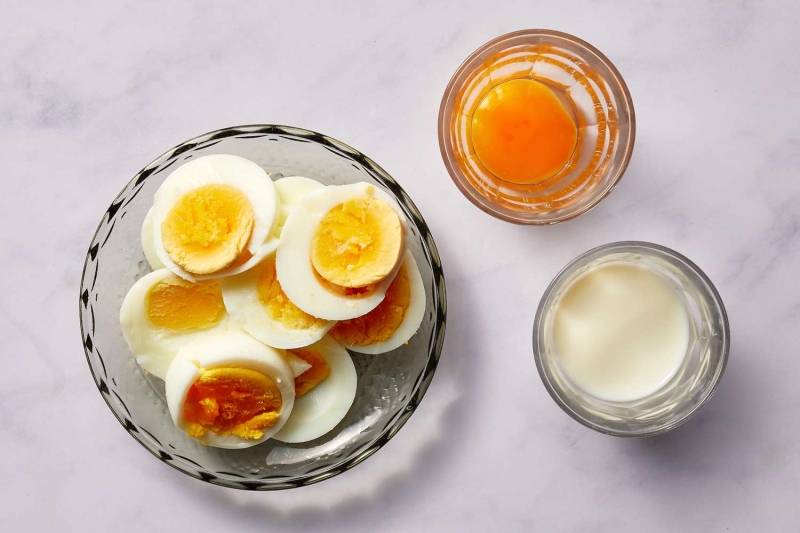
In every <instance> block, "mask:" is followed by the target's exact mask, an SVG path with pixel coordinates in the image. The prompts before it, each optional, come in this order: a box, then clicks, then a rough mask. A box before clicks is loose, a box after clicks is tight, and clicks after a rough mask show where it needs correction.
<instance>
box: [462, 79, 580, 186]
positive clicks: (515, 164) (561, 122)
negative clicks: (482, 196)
mask: <svg viewBox="0 0 800 533" xmlns="http://www.w3.org/2000/svg"><path fill="white" fill-rule="evenodd" d="M577 140H578V129H577V127H576V125H575V121H574V120H573V119H572V117H571V116H570V114H569V113H568V112H567V110H566V109H565V107H564V105H563V104H562V103H561V101H560V100H559V99H558V97H557V96H556V95H555V93H553V91H552V90H551V89H550V88H549V87H547V86H546V85H544V84H542V83H540V82H538V81H534V80H530V79H519V80H511V81H507V82H505V83H501V84H500V85H498V86H496V87H494V88H493V89H492V90H491V91H490V92H489V93H488V94H487V95H486V96H485V97H484V99H483V101H481V103H480V105H479V106H478V109H477V110H476V111H475V113H474V114H473V116H472V145H473V147H474V148H475V153H476V154H477V156H478V158H479V159H480V160H481V162H482V163H483V164H484V166H485V167H486V168H487V169H488V170H489V171H490V172H491V173H492V174H494V175H495V176H497V177H498V178H500V179H502V180H505V181H509V182H512V183H518V184H533V183H539V182H541V181H543V180H545V179H547V178H549V177H551V176H553V175H554V174H556V173H558V171H560V170H561V169H562V168H564V166H565V165H566V164H567V163H568V162H569V160H570V157H571V156H572V153H573V152H574V151H575V145H576V143H577Z"/></svg>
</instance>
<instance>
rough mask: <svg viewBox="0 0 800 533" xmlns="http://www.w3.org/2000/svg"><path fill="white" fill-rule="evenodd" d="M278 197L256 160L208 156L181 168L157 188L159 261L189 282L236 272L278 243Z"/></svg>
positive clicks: (155, 223)
mask: <svg viewBox="0 0 800 533" xmlns="http://www.w3.org/2000/svg"><path fill="white" fill-rule="evenodd" d="M277 210H278V196H277V194H276V193H275V186H274V184H273V183H272V180H271V179H270V177H269V175H268V174H267V173H266V172H265V171H264V169H262V168H261V167H260V166H258V165H257V164H255V163H253V162H252V161H249V160H247V159H244V158H242V157H237V156H233V155H208V156H205V157H201V158H199V159H195V160H193V161H190V162H188V163H186V164H184V165H183V166H181V167H178V169H176V170H175V171H173V172H172V174H170V175H169V176H168V177H167V179H166V180H164V183H163V184H162V185H161V187H159V189H158V191H156V195H155V203H154V206H153V243H154V247H155V251H156V255H157V256H158V258H159V259H160V260H161V262H162V263H163V264H164V265H166V267H167V268H169V269H170V270H171V271H173V272H174V273H175V274H177V275H178V276H180V277H182V278H184V279H186V280H188V281H195V280H197V279H210V278H216V277H222V276H226V275H232V274H236V273H238V272H242V271H244V270H247V269H248V268H250V267H252V266H254V265H255V264H257V262H258V261H259V260H260V259H261V258H263V257H264V256H265V255H266V254H268V253H269V252H270V251H272V250H274V248H275V246H276V245H277V243H276V242H274V241H270V240H269V237H270V233H271V232H272V229H273V225H274V223H275V217H276V212H277Z"/></svg>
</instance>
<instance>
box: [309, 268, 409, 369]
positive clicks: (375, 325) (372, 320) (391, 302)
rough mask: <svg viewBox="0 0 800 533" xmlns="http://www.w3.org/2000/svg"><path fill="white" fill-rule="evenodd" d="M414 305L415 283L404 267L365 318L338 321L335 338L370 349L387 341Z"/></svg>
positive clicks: (334, 327)
mask: <svg viewBox="0 0 800 533" xmlns="http://www.w3.org/2000/svg"><path fill="white" fill-rule="evenodd" d="M410 302H411V284H410V282H409V279H408V273H407V272H406V269H405V268H402V269H400V272H398V273H397V276H396V277H395V278H394V280H393V281H392V283H391V285H389V288H388V289H387V290H386V297H385V298H384V299H383V301H382V302H381V303H380V304H379V305H378V307H376V308H375V309H373V310H372V311H370V312H369V313H367V314H366V315H364V316H360V317H358V318H354V319H352V320H342V321H341V322H337V323H336V325H335V326H333V329H331V335H333V338H335V339H336V340H338V341H339V342H342V343H344V344H349V345H351V346H367V345H369V344H375V343H376V342H381V341H385V340H387V339H388V338H390V337H391V336H392V335H394V332H395V331H397V328H399V327H400V324H402V323H403V319H405V317H406V313H407V312H408V306H409V304H410ZM301 375H302V374H301Z"/></svg>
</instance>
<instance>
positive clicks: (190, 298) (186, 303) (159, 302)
mask: <svg viewBox="0 0 800 533" xmlns="http://www.w3.org/2000/svg"><path fill="white" fill-rule="evenodd" d="M146 309H147V316H148V318H150V321H151V322H152V323H153V324H155V325H156V326H158V327H160V328H167V329H174V330H195V329H205V328H209V327H211V326H213V325H214V324H216V323H218V322H219V321H220V320H222V317H223V316H224V315H225V303H224V302H223V301H222V289H221V288H220V285H219V283H218V282H215V281H200V282H197V283H190V282H188V281H186V280H183V279H178V278H175V279H165V280H162V281H159V282H157V283H155V284H154V285H153V286H152V287H150V290H149V291H148V292H147V303H146Z"/></svg>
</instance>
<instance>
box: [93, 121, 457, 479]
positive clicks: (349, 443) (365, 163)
mask: <svg viewBox="0 0 800 533" xmlns="http://www.w3.org/2000/svg"><path fill="white" fill-rule="evenodd" d="M207 154H234V155H239V156H242V157H246V158H247V159H250V160H252V161H255V162H256V163H258V164H259V165H261V166H262V167H263V168H264V169H265V170H266V171H267V172H269V173H270V174H272V175H273V177H281V176H284V175H295V174H297V175H302V176H307V177H310V178H314V179H316V180H319V181H320V182H322V183H325V184H346V183H353V182H358V181H366V182H369V183H372V184H375V185H378V186H380V187H383V188H384V189H385V190H386V191H388V192H389V194H391V195H392V196H393V197H394V198H395V199H396V200H397V202H398V204H399V205H400V207H401V208H402V209H403V212H404V213H405V215H406V217H408V223H409V224H408V231H409V233H408V239H407V240H408V246H409V248H410V250H411V251H412V253H413V254H414V258H415V259H416V261H417V264H418V265H419V269H420V273H421V274H422V278H423V281H424V283H425V288H426V297H427V303H426V305H427V308H426V313H425V318H424V319H423V322H422V326H421V327H420V329H419V331H418V332H417V334H416V335H415V336H414V337H413V338H412V339H411V340H410V341H409V343H408V344H407V345H405V346H403V347H401V348H399V349H397V350H395V351H393V352H390V353H387V354H384V355H378V356H367V355H360V354H352V357H353V361H354V363H355V366H356V370H357V372H358V392H357V394H356V398H355V401H354V402H353V406H352V407H351V409H350V411H349V412H348V414H347V416H346V417H345V419H344V420H343V421H342V422H341V423H340V424H339V425H338V426H337V427H336V428H334V429H333V430H332V431H331V432H330V433H328V434H327V435H324V436H323V437H320V438H319V439H317V440H315V441H311V442H307V443H302V444H284V443H280V442H277V441H271V440H270V441H267V442H265V443H263V444H260V445H257V446H254V447H252V448H248V449H245V450H224V449H219V448H212V447H206V446H203V445H201V444H198V443H197V442H196V441H194V440H193V439H191V438H189V437H188V436H186V435H185V434H184V433H183V432H181V431H179V430H178V429H177V428H176V427H175V425H174V424H173V423H172V419H171V418H170V416H169V413H168V410H167V405H166V401H165V398H164V382H163V381H161V380H160V379H157V378H155V377H152V376H150V375H149V374H147V373H145V372H142V371H141V369H140V368H139V366H138V365H137V364H136V361H135V360H134V358H133V357H132V356H131V354H130V352H129V350H128V347H127V345H126V343H125V340H124V339H123V337H122V331H121V328H120V325H119V310H120V306H121V304H122V300H123V298H124V297H125V294H126V293H127V291H128V289H129V288H130V287H131V285H133V283H134V282H135V281H136V280H137V279H139V278H140V277H141V276H143V275H145V274H146V273H147V272H149V271H150V268H149V266H148V264H147V261H146V259H145V257H144V254H143V252H142V249H141V244H140V237H139V235H140V230H141V226H142V222H143V220H144V218H145V215H146V214H147V211H148V209H149V208H150V206H151V205H152V203H153V195H154V193H155V192H156V190H157V189H158V187H159V186H160V185H161V183H162V182H163V181H164V179H165V178H166V177H167V175H168V174H169V173H170V172H171V171H172V170H174V169H176V168H178V167H179V166H180V165H182V164H183V163H184V162H186V161H187V160H190V159H191V158H193V157H198V156H201V155H207ZM79 310H80V325H81V336H82V339H83V344H84V348H85V352H86V359H87V361H88V362H89V369H90V370H91V372H92V376H93V377H94V381H95V383H96V384H97V388H98V389H99V390H100V393H101V395H102V397H103V399H104V400H105V401H106V403H107V404H108V407H109V408H110V409H111V412H112V413H114V416H116V417H117V419H118V420H119V422H120V423H121V424H122V425H123V427H124V428H125V429H126V431H128V433H130V435H131V436H132V437H133V438H134V439H135V440H136V441H138V442H139V443H140V444H141V445H142V446H144V447H145V449H147V450H148V451H149V452H150V453H152V454H153V455H154V456H156V457H157V458H159V459H161V461H163V462H164V463H166V464H168V465H170V466H172V467H174V468H176V469H178V470H180V471H181V472H183V473H185V474H188V475H190V476H192V477H194V478H197V479H201V480H204V481H207V482H209V483H213V484H215V485H222V486H225V487H232V488H239V489H254V490H275V489H287V488H293V487H299V486H302V485H308V484H311V483H315V482H318V481H321V480H323V479H328V478H330V477H333V476H335V475H337V474H339V473H341V472H344V471H345V470H347V469H349V468H352V467H354V466H355V465H357V464H359V463H360V462H361V461H363V460H364V459H366V458H367V457H369V456H370V455H372V454H373V453H375V452H376V451H377V450H378V449H380V448H381V447H382V446H383V445H384V444H386V442H387V441H388V440H389V439H391V438H392V436H394V435H395V433H397V431H398V430H399V429H400V428H401V427H402V426H403V424H405V422H406V421H407V420H408V418H409V417H410V416H411V415H412V413H413V412H414V410H415V409H416V407H417V405H419V402H420V401H421V400H422V397H423V395H424V394H425V391H426V390H427V389H428V386H429V385H430V383H431V379H432V378H433V374H434V371H435V370H436V364H437V362H438V360H439V355H440V353H441V350H442V343H443V342H444V333H445V316H446V312H447V304H446V297H445V284H444V274H443V271H442V266H441V262H440V260H439V253H438V252H437V250H436V245H435V244H434V242H433V237H432V236H431V233H430V231H429V229H428V226H427V225H426V224H425V221H424V220H423V218H422V215H421V214H420V212H419V210H418V209H417V208H416V206H415V205H414V203H413V202H412V201H411V199H410V198H409V197H408V195H407V194H406V193H405V191H403V189H402V188H401V187H400V185H398V184H397V182H396V181H395V180H394V179H392V178H391V176H389V175H388V174H387V173H386V172H385V171H384V170H383V169H382V168H381V167H379V166H378V165H377V164H375V162H373V161H372V160H371V159H369V158H368V157H366V156H365V155H363V154H361V153H360V152H358V151H357V150H354V149H353V148H351V147H349V146H347V145H346V144H344V143H342V142H339V141H337V140H335V139H332V138H330V137H327V136H325V135H320V134H319V133H314V132H312V131H308V130H303V129H299V128H291V127H284V126H273V125H253V126H241V127H234V128H226V129H222V130H218V131H214V132H211V133H207V134H205V135H201V136H200V137H196V138H194V139H191V140H189V141H186V142H185V143H183V144H180V145H178V146H176V147H175V148H173V149H171V150H169V151H168V152H166V153H165V154H163V155H161V156H160V157H158V158H157V159H156V160H155V161H153V162H152V163H150V164H149V165H147V166H146V167H145V168H144V169H142V171H141V172H139V173H138V174H137V175H136V176H134V178H133V179H132V180H131V181H130V182H129V183H128V184H127V185H126V186H125V187H124V188H123V189H122V192H120V194H119V195H118V196H117V198H116V199H114V201H113V202H112V204H111V206H110V207H109V208H108V211H106V212H105V213H104V214H103V216H102V218H101V220H100V225H99V226H98V228H97V231H96V232H95V235H94V237H92V242H91V244H90V246H89V253H88V254H87V256H86V263H85V265H84V269H83V276H82V279H81V287H80V301H79Z"/></svg>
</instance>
